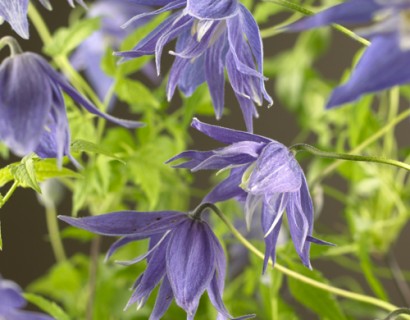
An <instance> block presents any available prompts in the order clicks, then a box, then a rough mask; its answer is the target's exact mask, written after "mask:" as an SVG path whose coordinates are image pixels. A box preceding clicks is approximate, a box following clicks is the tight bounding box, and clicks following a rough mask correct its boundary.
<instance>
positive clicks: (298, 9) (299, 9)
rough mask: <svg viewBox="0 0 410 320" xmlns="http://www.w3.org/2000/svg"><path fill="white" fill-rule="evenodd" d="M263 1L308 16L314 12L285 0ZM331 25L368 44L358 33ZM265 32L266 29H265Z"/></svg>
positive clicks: (338, 25) (337, 25)
mask: <svg viewBox="0 0 410 320" xmlns="http://www.w3.org/2000/svg"><path fill="white" fill-rule="evenodd" d="M263 1H265V2H272V3H276V4H278V5H280V6H282V7H284V8H286V9H289V10H292V11H295V12H299V13H302V14H304V15H306V16H310V15H313V14H315V13H314V12H313V11H311V10H309V9H306V8H304V7H302V6H300V5H298V4H296V3H293V2H290V1H287V0H263ZM332 27H333V28H334V29H336V30H337V31H339V32H341V33H343V34H344V35H346V36H348V37H349V38H352V39H353V40H355V41H357V42H359V43H361V44H363V45H365V46H369V45H370V41H368V40H366V39H364V38H362V37H360V36H359V35H357V34H356V33H354V32H353V31H352V30H350V29H348V28H346V27H343V26H341V25H340V24H332ZM265 32H266V31H265Z"/></svg>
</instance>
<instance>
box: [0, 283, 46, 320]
mask: <svg viewBox="0 0 410 320" xmlns="http://www.w3.org/2000/svg"><path fill="white" fill-rule="evenodd" d="M26 304H27V302H26V300H25V299H24V298H23V295H22V291H21V288H20V287H19V286H18V285H17V284H15V283H14V282H12V281H9V280H3V279H1V277H0V319H7V320H52V319H53V318H51V317H50V316H47V315H45V314H42V313H37V312H30V311H24V310H20V309H21V308H24V307H25V306H26Z"/></svg>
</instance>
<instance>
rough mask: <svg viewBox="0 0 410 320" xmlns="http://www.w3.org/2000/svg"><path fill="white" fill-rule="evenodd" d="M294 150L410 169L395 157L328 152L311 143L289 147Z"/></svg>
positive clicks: (326, 156) (332, 157) (325, 156)
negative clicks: (394, 158) (386, 157)
mask: <svg viewBox="0 0 410 320" xmlns="http://www.w3.org/2000/svg"><path fill="white" fill-rule="evenodd" d="M289 149H290V150H292V151H295V152H299V151H307V152H309V153H311V154H314V155H316V156H319V157H322V158H329V159H339V160H349V161H360V162H375V163H382V164H388V165H391V166H395V167H398V168H401V169H405V170H408V171H410V165H409V164H407V163H404V162H401V161H397V160H393V159H385V158H379V157H372V156H360V155H354V154H351V153H336V152H327V151H322V150H319V149H317V148H315V147H313V146H311V145H308V144H305V143H300V144H295V145H293V146H291V147H290V148H289Z"/></svg>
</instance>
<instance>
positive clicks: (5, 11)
mask: <svg viewBox="0 0 410 320" xmlns="http://www.w3.org/2000/svg"><path fill="white" fill-rule="evenodd" d="M39 1H40V3H41V4H42V5H43V6H44V7H45V8H47V9H48V10H52V6H51V3H50V1H49V0H39ZM67 1H68V3H69V4H70V5H71V6H72V7H74V0H67ZM76 2H77V3H79V4H81V5H82V6H83V7H85V3H84V1H83V0H76ZM28 4H29V0H2V1H0V18H3V19H4V20H5V21H7V22H8V23H9V24H10V26H11V27H12V28H13V30H14V31H16V32H17V33H18V34H19V35H20V37H22V38H24V39H28V38H29V30H28V29H29V25H28V19H27V11H28Z"/></svg>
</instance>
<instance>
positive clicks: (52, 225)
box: [46, 205, 67, 262]
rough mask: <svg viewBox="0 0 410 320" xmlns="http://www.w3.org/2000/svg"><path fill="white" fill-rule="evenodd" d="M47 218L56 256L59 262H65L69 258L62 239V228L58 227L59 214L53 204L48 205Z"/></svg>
mask: <svg viewBox="0 0 410 320" xmlns="http://www.w3.org/2000/svg"><path fill="white" fill-rule="evenodd" d="M46 220H47V229H48V234H49V236H50V242H51V247H52V249H53V253H54V257H55V258H56V260H57V262H63V261H65V260H66V259H67V257H66V254H65V251H64V246H63V242H62V241H61V237H60V230H59V228H58V222H57V214H56V210H55V207H54V206H53V205H51V206H50V205H47V206H46Z"/></svg>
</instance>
